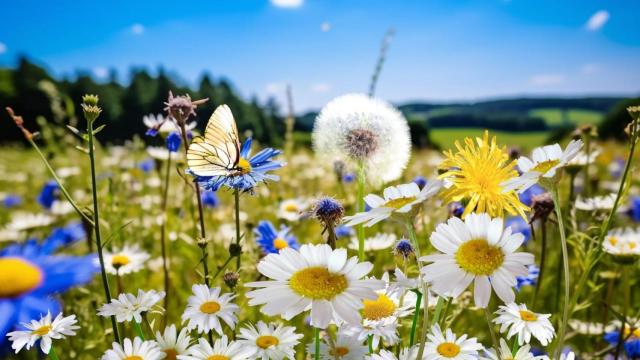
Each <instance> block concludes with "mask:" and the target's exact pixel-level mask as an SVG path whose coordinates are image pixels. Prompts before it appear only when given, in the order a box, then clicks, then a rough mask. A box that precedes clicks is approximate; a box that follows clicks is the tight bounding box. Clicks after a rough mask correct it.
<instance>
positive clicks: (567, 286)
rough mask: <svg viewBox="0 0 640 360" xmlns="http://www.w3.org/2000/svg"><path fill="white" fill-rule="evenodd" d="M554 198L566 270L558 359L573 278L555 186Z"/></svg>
mask: <svg viewBox="0 0 640 360" xmlns="http://www.w3.org/2000/svg"><path fill="white" fill-rule="evenodd" d="M551 196H552V198H553V204H554V206H555V208H556V215H557V218H558V228H559V230H560V244H561V246H562V266H563V269H564V296H563V298H564V305H563V308H562V321H561V322H560V329H559V331H558V346H557V347H556V350H555V352H556V357H557V358H559V357H560V352H561V351H562V345H563V343H564V335H565V332H566V330H567V322H568V321H569V300H570V290H571V276H570V274H569V249H568V247H567V238H566V234H565V228H564V220H563V218H562V209H561V207H560V199H559V196H558V187H557V186H554V187H553V189H552V191H551Z"/></svg>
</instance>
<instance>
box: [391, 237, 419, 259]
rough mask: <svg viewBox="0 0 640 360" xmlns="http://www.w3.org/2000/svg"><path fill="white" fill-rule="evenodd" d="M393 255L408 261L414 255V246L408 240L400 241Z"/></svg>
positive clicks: (394, 248)
mask: <svg viewBox="0 0 640 360" xmlns="http://www.w3.org/2000/svg"><path fill="white" fill-rule="evenodd" d="M393 253H394V254H396V255H398V256H402V257H403V258H405V259H407V258H409V256H411V255H412V254H413V253H414V249H413V245H411V242H409V240H407V239H400V240H398V242H397V243H396V245H395V246H394V247H393Z"/></svg>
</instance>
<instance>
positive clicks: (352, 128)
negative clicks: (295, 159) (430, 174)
mask: <svg viewBox="0 0 640 360" xmlns="http://www.w3.org/2000/svg"><path fill="white" fill-rule="evenodd" d="M312 137H313V148H314V150H315V152H316V154H317V155H318V156H320V157H322V158H324V159H326V160H328V161H330V162H334V161H337V160H339V161H343V162H346V163H349V164H352V165H355V164H356V163H363V164H364V165H365V170H366V179H367V181H369V182H371V183H373V184H380V183H383V182H388V181H393V180H396V179H398V178H399V177H400V175H402V171H403V170H404V168H405V167H406V165H407V162H408V161H409V156H411V138H410V135H409V126H408V125H407V120H406V119H405V118H404V116H402V114H401V113H400V112H399V111H398V110H396V109H395V108H394V107H393V106H391V105H389V104H388V103H386V102H384V101H382V100H378V99H373V98H370V97H369V96H366V95H363V94H349V95H344V96H341V97H338V98H336V99H334V100H332V101H331V102H329V103H328V104H327V105H326V106H325V107H324V108H323V109H322V111H321V112H320V114H319V115H318V117H317V118H316V121H315V124H314V126H313V134H312Z"/></svg>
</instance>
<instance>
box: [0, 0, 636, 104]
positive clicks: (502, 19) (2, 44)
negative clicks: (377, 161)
mask: <svg viewBox="0 0 640 360" xmlns="http://www.w3.org/2000/svg"><path fill="white" fill-rule="evenodd" d="M3 10H4V11H3V12H4V14H3V17H2V18H3V20H2V21H1V22H0V65H13V64H14V63H15V60H16V56H17V55H18V54H27V55H28V56H29V57H31V58H32V59H34V60H37V61H38V62H40V63H41V64H44V65H46V66H47V67H48V68H49V69H50V70H51V71H52V72H53V73H54V74H56V75H58V76H63V75H66V74H73V72H74V71H75V70H76V69H83V70H86V71H90V72H92V73H94V74H95V76H96V77H98V78H104V76H105V74H106V73H107V69H110V68H115V69H117V70H118V71H119V73H120V74H121V75H122V77H123V79H124V78H126V74H127V73H128V69H129V68H130V67H131V66H145V67H147V68H149V69H151V70H154V71H155V69H157V68H158V66H163V67H164V68H165V69H166V70H168V71H169V72H171V73H175V74H179V75H180V77H181V79H182V81H184V82H186V83H189V84H195V83H196V82H197V80H198V79H199V77H200V75H201V73H202V72H203V71H205V70H206V71H209V72H210V73H211V74H213V76H214V77H227V78H229V79H230V80H231V81H232V82H233V83H234V85H235V86H236V87H237V89H238V90H239V91H240V92H241V93H242V94H243V95H244V96H246V97H249V96H251V95H253V94H256V95H258V96H259V97H260V98H262V99H265V98H266V97H267V96H270V95H273V96H275V97H276V98H278V99H280V100H282V99H283V98H284V96H283V93H284V84H286V83H290V84H291V85H292V87H293V91H294V98H295V105H296V108H297V109H298V110H305V109H310V108H317V107H320V106H322V105H323V104H324V103H326V102H327V101H328V100H330V99H331V98H333V97H334V96H337V95H341V94H344V93H347V92H354V91H358V92H364V91H366V90H367V87H368V83H369V78H370V76H371V72H372V71H373V67H374V65H375V61H376V57H377V53H378V48H379V46H380V42H381V40H382V38H383V35H384V33H385V32H386V30H387V29H388V28H390V27H393V28H394V29H395V30H396V35H395V37H394V38H393V41H392V43H391V45H390V48H389V53H388V58H387V62H386V64H385V68H384V70H383V73H382V76H381V78H380V81H379V86H378V93H377V95H379V96H380V97H382V98H385V99H388V100H390V101H394V102H404V101H410V100H429V101H449V100H475V99H485V98H492V97H502V96H515V95H543V94H554V95H567V96H569V95H586V94H612V95H618V94H623V95H629V94H637V93H638V92H639V90H640V71H638V65H640V26H638V23H637V14H639V13H640V2H639V1H633V0H628V1H624V0H616V1H595V0H582V1H558V0H510V1H506V0H460V1H453V0H341V1H338V0H233V1H232V0H228V1H219V0H206V1H199V0H192V1H172V2H165V1H158V0H156V1H151V0H139V1H136V0H128V1H119V0H114V1H104V2H102V3H101V4H99V2H91V1H70V0H61V1H34V0H21V1H12V2H10V3H7V4H5V5H4V6H3Z"/></svg>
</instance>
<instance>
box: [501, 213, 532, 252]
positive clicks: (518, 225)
mask: <svg viewBox="0 0 640 360" xmlns="http://www.w3.org/2000/svg"><path fill="white" fill-rule="evenodd" d="M504 226H505V227H507V226H509V227H511V231H512V232H513V233H514V234H515V233H520V234H522V236H524V245H527V243H528V242H529V240H531V226H529V223H528V222H526V221H525V220H524V219H523V218H522V217H520V216H512V217H509V218H507V219H506V220H505V222H504Z"/></svg>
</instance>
